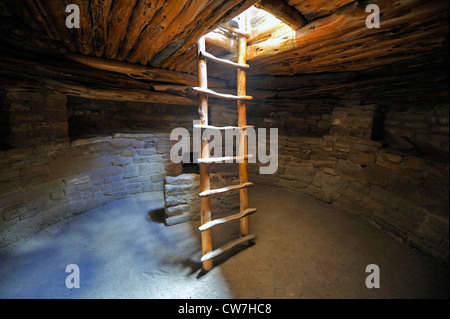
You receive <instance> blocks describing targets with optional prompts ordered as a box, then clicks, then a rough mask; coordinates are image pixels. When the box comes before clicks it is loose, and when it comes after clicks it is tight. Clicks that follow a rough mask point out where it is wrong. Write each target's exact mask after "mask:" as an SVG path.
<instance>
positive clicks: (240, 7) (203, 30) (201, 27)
mask: <svg viewBox="0 0 450 319" xmlns="http://www.w3.org/2000/svg"><path fill="white" fill-rule="evenodd" d="M257 1H258V0H227V1H212V2H211V3H210V4H209V5H208V6H206V7H205V9H204V10H203V11H202V12H201V13H200V14H199V15H198V16H197V19H196V21H193V22H192V23H190V24H189V25H188V26H187V27H186V28H188V29H189V30H191V32H190V34H189V35H188V36H186V41H185V43H184V44H183V46H182V47H181V48H180V49H179V50H178V51H177V52H175V53H174V54H172V55H171V56H170V57H168V58H167V59H166V60H165V61H163V62H162V63H161V65H160V66H161V67H162V68H169V69H171V70H177V71H179V70H180V69H183V68H185V65H184V64H183V63H184V62H183V61H186V60H183V58H184V56H185V55H186V53H187V52H188V51H189V49H190V48H192V46H193V45H194V44H195V43H196V42H197V40H198V39H199V38H200V37H201V36H203V35H205V34H207V33H208V32H210V31H212V30H214V29H215V28H217V27H218V26H219V24H221V23H223V22H226V21H228V20H230V19H231V18H232V17H235V16H237V15H238V14H240V13H242V12H243V11H245V10H246V9H248V8H249V7H250V6H252V5H253V4H255V3H256V2H257Z"/></svg>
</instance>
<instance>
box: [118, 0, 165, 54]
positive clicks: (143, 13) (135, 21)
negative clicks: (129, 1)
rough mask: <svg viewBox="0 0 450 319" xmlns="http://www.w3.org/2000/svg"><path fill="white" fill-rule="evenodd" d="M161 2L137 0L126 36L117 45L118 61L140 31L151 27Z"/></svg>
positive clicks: (159, 0) (133, 42)
mask: <svg viewBox="0 0 450 319" xmlns="http://www.w3.org/2000/svg"><path fill="white" fill-rule="evenodd" d="M163 3H164V0H156V1H151V2H149V1H148V0H139V2H138V3H137V5H136V8H135V9H134V13H133V15H132V17H131V19H130V23H129V25H128V29H127V36H126V37H125V38H124V39H123V42H122V44H121V45H120V47H119V51H118V54H117V58H118V59H119V60H120V61H123V60H125V59H126V58H127V56H128V54H129V53H130V51H131V49H132V48H133V47H134V46H135V45H136V42H137V41H138V40H139V38H140V35H141V32H142V31H143V30H144V28H147V27H151V25H152V24H151V23H152V19H153V18H154V16H155V14H156V13H157V12H158V10H159V9H160V8H161V6H162V5H163Z"/></svg>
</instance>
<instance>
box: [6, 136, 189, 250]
mask: <svg viewBox="0 0 450 319" xmlns="http://www.w3.org/2000/svg"><path fill="white" fill-rule="evenodd" d="M169 149H170V140H169V134H167V133H154V134H142V133H140V134H122V133H118V134H114V135H112V136H111V135H109V136H103V137H92V138H86V139H79V140H75V141H72V142H71V143H60V144H53V145H47V146H45V145H44V146H37V147H33V148H32V147H30V148H16V149H10V150H7V151H0V216H1V218H0V245H7V244H8V243H11V242H14V241H16V240H19V239H21V238H24V237H28V236H30V235H32V234H33V233H35V232H38V231H40V230H42V229H44V228H45V227H46V226H47V225H50V224H53V223H56V222H58V221H61V220H63V219H66V218H69V217H71V216H73V215H76V214H79V213H82V212H84V211H86V210H88V209H92V208H94V207H97V206H99V205H102V204H105V203H107V202H110V201H112V200H115V199H120V198H125V197H127V196H130V195H132V194H137V193H145V192H153V191H162V190H163V180H164V177H165V176H167V175H179V174H180V173H181V165H175V164H173V163H171V161H170V159H169V155H168V153H169V151H168V150H169Z"/></svg>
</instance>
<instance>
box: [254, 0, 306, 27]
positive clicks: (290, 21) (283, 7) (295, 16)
mask: <svg viewBox="0 0 450 319" xmlns="http://www.w3.org/2000/svg"><path fill="white" fill-rule="evenodd" d="M255 7H257V8H258V9H262V10H265V11H267V12H269V13H270V14H272V15H274V16H275V17H277V18H278V19H280V20H281V21H283V22H284V23H286V24H287V25H288V26H290V27H291V28H292V29H293V30H298V29H300V28H301V27H303V26H304V25H305V24H306V23H307V20H306V19H305V17H304V16H303V15H302V14H301V13H300V12H299V11H297V10H296V9H295V8H293V7H291V6H290V5H288V4H287V3H286V2H284V1H283V0H261V1H260V2H258V3H257V4H255Z"/></svg>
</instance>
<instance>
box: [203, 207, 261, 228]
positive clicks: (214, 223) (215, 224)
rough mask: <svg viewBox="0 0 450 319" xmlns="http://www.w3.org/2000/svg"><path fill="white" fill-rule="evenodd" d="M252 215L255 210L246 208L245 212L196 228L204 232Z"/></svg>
mask: <svg viewBox="0 0 450 319" xmlns="http://www.w3.org/2000/svg"><path fill="white" fill-rule="evenodd" d="M253 213H256V208H247V209H246V210H243V211H242V212H240V213H237V214H234V215H230V216H227V217H224V218H218V219H215V220H212V221H209V222H206V223H204V224H203V225H201V226H200V227H199V228H198V230H200V231H205V230H208V229H211V228H213V227H217V226H219V225H222V224H225V223H228V222H231V221H233V220H237V219H240V218H242V217H245V216H248V215H251V214H253Z"/></svg>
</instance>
